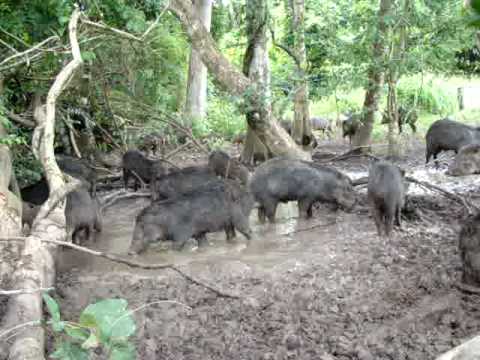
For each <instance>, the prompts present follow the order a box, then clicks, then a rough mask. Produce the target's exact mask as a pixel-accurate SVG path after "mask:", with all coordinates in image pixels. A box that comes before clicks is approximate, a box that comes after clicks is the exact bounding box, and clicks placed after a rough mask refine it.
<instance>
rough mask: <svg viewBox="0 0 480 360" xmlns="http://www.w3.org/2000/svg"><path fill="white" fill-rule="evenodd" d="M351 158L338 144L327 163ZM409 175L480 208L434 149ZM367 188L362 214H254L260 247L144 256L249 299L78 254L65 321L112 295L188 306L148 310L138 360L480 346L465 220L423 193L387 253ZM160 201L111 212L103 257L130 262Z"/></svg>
mask: <svg viewBox="0 0 480 360" xmlns="http://www.w3.org/2000/svg"><path fill="white" fill-rule="evenodd" d="M347 148H348V147H347V145H346V144H345V143H333V144H332V143H329V144H326V143H324V144H323V146H321V147H320V149H321V150H317V155H318V156H316V159H320V158H323V156H324V155H325V154H322V153H334V154H341V153H343V152H344V151H345V150H346V149H347ZM442 158H443V159H444V161H447V160H448V159H450V158H451V155H444V156H443V157H442ZM183 160H185V159H183ZM187 160H188V159H187ZM190 160H192V159H191V158H190ZM194 160H200V161H205V158H203V159H194ZM185 162H187V161H186V160H185ZM190 162H192V161H190ZM399 164H400V165H402V166H403V167H404V168H406V169H407V171H408V174H409V175H412V176H414V177H416V178H419V179H421V180H426V181H430V182H432V183H434V184H436V185H440V186H443V187H444V188H447V189H451V190H453V191H456V192H459V193H463V194H468V195H469V196H472V199H474V200H475V198H474V196H475V195H480V190H479V188H478V184H479V183H480V177H478V176H469V177H465V178H461V179H460V178H448V177H446V176H445V175H444V174H443V170H444V169H445V166H442V167H441V169H440V170H439V171H437V170H435V169H433V167H431V166H429V167H427V168H425V165H424V149H423V147H422V144H421V143H413V144H412V145H411V146H410V147H409V150H408V151H407V156H406V157H404V158H403V159H400V160H399ZM333 165H334V166H335V167H336V168H338V169H340V170H343V171H345V172H346V173H348V174H349V175H350V176H352V178H358V177H361V176H364V175H365V173H366V171H367V169H368V162H367V161H366V160H365V159H363V158H351V159H349V160H346V161H336V162H334V163H333ZM477 178H479V179H478V180H477ZM357 190H358V193H359V202H358V204H357V205H356V207H355V209H354V210H353V211H352V212H349V213H346V212H342V211H338V212H335V211H334V210H332V209H331V208H329V207H326V206H322V205H319V206H317V208H316V210H315V213H314V218H313V219H312V220H309V221H300V220H298V219H297V212H296V208H295V206H293V205H292V204H288V205H282V206H281V207H280V209H279V213H278V218H279V220H278V223H277V224H275V225H260V224H258V222H257V220H256V214H255V213H254V214H253V215H252V219H251V223H252V227H253V229H254V233H255V235H254V238H253V239H252V241H251V242H250V243H249V244H247V243H246V241H245V239H244V238H243V237H242V236H241V235H238V241H237V243H236V244H234V245H227V244H226V243H225V239H224V236H225V235H224V234H213V235H211V236H209V241H210V246H209V247H208V248H206V249H201V250H199V249H197V248H195V247H194V244H192V246H190V247H189V248H188V249H187V250H185V251H183V252H181V253H178V252H173V251H170V250H165V246H164V244H163V245H157V246H152V247H151V248H150V249H149V250H148V251H147V253H146V254H145V255H142V256H139V257H138V258H137V260H141V261H144V262H152V263H160V262H171V263H174V264H176V265H177V266H178V267H179V268H180V269H181V270H183V271H184V272H186V273H188V274H190V275H191V276H193V277H195V278H196V279H199V280H201V281H203V282H205V283H208V284H211V285H214V286H215V287H217V288H219V289H222V290H223V291H225V292H229V293H233V294H238V295H240V296H241V299H228V298H223V297H220V296H218V295H216V294H215V293H213V292H212V291H210V290H208V289H206V288H204V287H201V286H198V285H195V284H192V283H191V282H189V281H187V280H185V279H184V278H182V277H181V276H179V275H178V274H176V273H174V272H172V271H171V270H160V271H146V270H138V269H130V268H128V267H126V266H124V265H119V264H115V263H111V262H108V261H106V260H103V259H98V258H92V257H90V256H88V255H84V254H79V253H78V252H73V251H65V252H64V256H63V258H62V261H61V263H60V264H59V274H58V278H57V285H56V286H57V288H58V289H60V290H61V291H59V293H58V295H57V296H59V299H58V300H59V301H60V304H61V311H62V314H63V316H64V317H65V318H67V319H71V320H75V319H77V317H78V315H79V314H80V312H81V310H82V309H83V308H84V307H85V306H87V305H88V304H89V303H92V302H95V301H97V300H100V299H103V298H109V297H119V298H125V299H126V300H128V303H129V307H130V308H131V309H137V308H140V307H142V306H143V305H145V304H149V303H153V302H157V301H160V300H171V301H175V302H176V303H161V304H156V305H151V306H147V307H145V308H143V309H142V310H139V311H136V312H135V319H136V324H137V327H138V328H137V333H136V338H135V343H136V346H137V352H138V355H137V358H138V359H146V360H149V359H152V360H153V359H188V360H190V359H192V360H193V359H198V360H205V359H305V360H306V359H321V360H332V359H341V360H346V359H362V360H367V359H395V360H400V359H415V360H419V359H434V358H435V357H436V356H438V355H439V354H441V353H442V352H445V351H446V350H448V349H450V348H451V347H453V346H456V345H458V344H460V343H461V342H463V341H465V340H466V339H468V338H470V337H473V336H474V335H477V334H478V333H479V332H480V306H479V305H480V297H479V296H477V295H468V294H465V293H462V292H460V291H458V290H457V288H456V286H455V284H456V283H457V281H458V280H459V276H460V259H459V255H458V249H457V236H458V235H457V234H458V232H459V229H460V226H461V222H462V219H463V218H464V217H465V216H466V212H465V210H464V209H463V208H462V207H461V206H460V205H458V204H457V203H454V202H452V201H450V200H448V199H446V198H444V197H442V196H441V195H439V194H437V193H431V192H428V191H425V190H424V189H420V188H418V187H414V186H412V187H411V188H410V195H409V200H408V208H407V212H406V213H405V217H404V223H403V229H401V230H396V231H395V232H394V234H393V236H392V237H391V238H390V239H388V241H386V240H385V239H382V238H380V237H378V236H377V234H376V229H375V226H374V223H373V220H372V219H371V217H370V215H369V212H368V208H367V206H366V201H365V187H359V188H358V189H357ZM103 195H105V194H103ZM147 203H148V200H146V199H142V198H137V199H128V200H121V201H119V202H117V203H116V204H115V205H113V206H112V207H109V208H108V209H107V210H106V212H105V214H104V231H103V232H102V233H101V234H100V235H99V238H98V242H97V244H96V245H95V247H97V248H99V249H102V250H107V251H111V252H116V253H125V251H126V249H127V248H128V246H129V242H130V239H131V234H132V230H133V223H134V218H135V215H136V214H137V213H138V212H139V211H140V210H141V209H142V207H143V206H145V205H146V204H147Z"/></svg>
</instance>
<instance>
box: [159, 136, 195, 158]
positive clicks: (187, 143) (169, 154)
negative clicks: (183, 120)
mask: <svg viewBox="0 0 480 360" xmlns="http://www.w3.org/2000/svg"><path fill="white" fill-rule="evenodd" d="M191 144H192V142H191V141H190V140H188V141H187V142H186V143H185V144H183V145H181V146H179V147H177V148H176V149H174V150H172V151H170V152H169V153H168V154H166V155H165V156H164V157H163V158H164V159H168V158H171V157H172V156H173V155H175V154H177V153H179V152H180V151H182V150H183V149H185V148H187V147H188V146H190V145H191Z"/></svg>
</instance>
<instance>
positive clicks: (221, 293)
mask: <svg viewBox="0 0 480 360" xmlns="http://www.w3.org/2000/svg"><path fill="white" fill-rule="evenodd" d="M25 239H26V238H22V237H16V238H7V239H5V238H0V240H1V241H24V240H25ZM41 241H42V242H44V243H49V244H55V245H58V246H65V247H68V248H70V249H74V250H78V251H81V252H84V253H87V254H90V255H94V256H98V257H102V258H104V259H108V260H110V261H113V262H116V263H119V264H124V265H128V266H129V267H133V268H140V269H145V270H161V269H170V270H172V271H175V272H176V273H177V274H179V275H181V276H182V277H184V278H185V279H187V280H188V281H190V282H191V283H193V284H195V285H198V286H201V287H204V288H206V289H208V290H210V291H212V292H213V293H215V294H217V295H218V296H220V297H224V298H230V299H241V296H239V295H235V294H230V293H227V292H224V291H222V290H219V289H217V288H215V287H213V286H212V285H209V284H206V283H204V282H202V281H200V280H197V279H195V278H194V277H192V276H190V275H188V274H187V273H185V272H184V271H182V270H180V269H179V268H177V267H176V266H175V265H173V264H145V263H141V262H138V261H132V260H127V259H125V258H123V257H121V256H119V255H115V254H110V253H106V252H102V251H96V250H91V249H88V248H86V247H83V246H79V245H75V244H72V243H70V242H65V241H58V240H51V239H42V240H41Z"/></svg>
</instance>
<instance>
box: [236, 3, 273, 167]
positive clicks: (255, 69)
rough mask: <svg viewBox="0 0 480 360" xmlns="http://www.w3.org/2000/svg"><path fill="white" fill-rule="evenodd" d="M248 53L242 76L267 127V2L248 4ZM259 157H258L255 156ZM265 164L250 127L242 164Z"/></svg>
mask: <svg viewBox="0 0 480 360" xmlns="http://www.w3.org/2000/svg"><path fill="white" fill-rule="evenodd" d="M246 6H247V38H248V42H247V50H246V52H245V58H244V60H243V73H244V74H245V75H246V76H248V77H249V78H250V79H251V80H252V82H254V83H256V84H257V92H258V94H256V95H257V96H259V97H261V98H262V99H263V101H262V102H261V109H259V110H260V111H258V112H257V114H258V116H260V117H261V119H260V121H261V122H263V123H264V124H269V123H270V122H271V121H272V105H271V92H270V64H269V58H268V38H267V23H268V17H269V14H268V4H267V1H266V0H247V2H246ZM246 116H247V123H251V122H252V121H255V119H254V116H255V112H250V113H247V115H246ZM257 154H258V155H257ZM259 155H260V156H262V155H263V156H262V157H264V160H266V159H267V158H268V157H269V156H270V155H271V154H269V151H268V149H267V148H266V147H265V146H264V145H263V144H262V142H261V141H260V139H259V138H258V137H257V136H256V135H255V131H254V130H253V129H252V127H251V126H250V125H249V126H248V128H247V137H246V139H245V145H244V148H243V153H242V161H244V162H246V163H252V164H253V163H254V161H255V157H258V156H259Z"/></svg>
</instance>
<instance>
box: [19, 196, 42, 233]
mask: <svg viewBox="0 0 480 360" xmlns="http://www.w3.org/2000/svg"><path fill="white" fill-rule="evenodd" d="M38 210H40V205H34V204H30V203H28V202H25V201H22V225H28V227H29V228H30V229H31V228H32V224H33V220H34V219H35V217H36V216H37V214H38Z"/></svg>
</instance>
